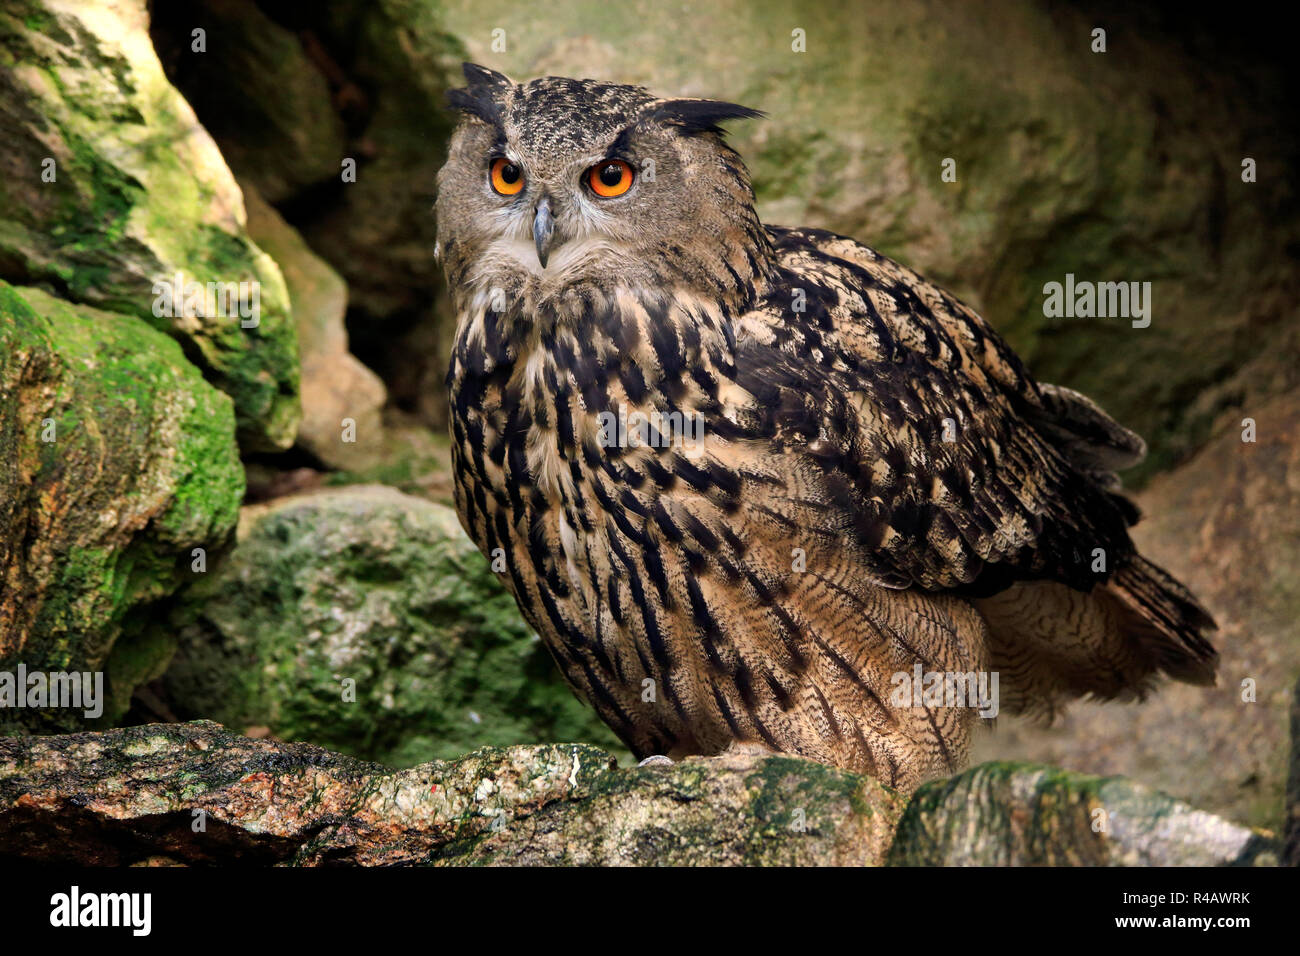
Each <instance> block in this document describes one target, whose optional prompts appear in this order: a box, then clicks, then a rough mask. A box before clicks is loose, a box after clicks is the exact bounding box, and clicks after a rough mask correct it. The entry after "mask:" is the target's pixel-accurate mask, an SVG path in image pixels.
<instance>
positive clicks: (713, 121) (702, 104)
mask: <svg viewBox="0 0 1300 956" xmlns="http://www.w3.org/2000/svg"><path fill="white" fill-rule="evenodd" d="M766 115H767V114H766V113H763V112H762V111H760V110H752V109H750V108H749V107H748V106H741V105H740V104H739V103H724V102H722V101H721V100H664V101H663V102H661V103H658V104H656V105H655V108H654V110H653V111H652V113H651V114H650V118H651V119H652V120H656V121H658V122H662V123H671V124H672V125H674V126H679V127H681V129H682V131H683V132H685V133H687V134H692V133H721V132H723V129H722V127H720V126H719V125H718V124H719V123H721V122H724V121H725V120H729V119H762V118H764V117H765V116H766Z"/></svg>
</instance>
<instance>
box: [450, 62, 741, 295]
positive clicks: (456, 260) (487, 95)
mask: <svg viewBox="0 0 1300 956" xmlns="http://www.w3.org/2000/svg"><path fill="white" fill-rule="evenodd" d="M464 71H465V78H466V80H467V81H468V83H469V85H468V86H467V87H466V88H464V89H457V90H452V91H451V92H450V93H449V94H448V101H449V103H450V105H451V106H452V107H453V108H454V109H456V110H458V111H459V112H460V113H461V114H462V121H461V123H460V125H459V126H458V127H457V129H456V132H455V134H454V135H453V137H452V140H451V146H450V149H449V151H448V158H447V162H446V164H445V165H444V166H443V168H442V170H441V172H439V174H438V203H437V215H438V247H439V252H440V255H441V257H442V259H443V263H444V265H445V267H446V270H447V274H448V278H449V280H450V283H451V285H452V287H453V293H454V294H460V295H464V294H469V293H472V292H474V291H481V290H483V289H485V288H487V287H489V286H493V285H502V286H505V287H507V288H510V287H515V288H518V287H519V286H520V285H521V284H524V285H528V284H531V286H532V288H533V291H534V292H538V293H539V294H542V295H545V294H549V293H555V292H559V291H560V290H562V289H563V288H565V287H571V286H573V285H575V284H578V283H583V282H594V283H597V284H599V285H600V286H601V287H608V286H609V284H610V281H611V279H615V280H622V281H625V282H627V283H628V284H635V283H637V282H645V283H653V282H654V281H656V279H658V280H662V279H663V277H664V276H665V275H666V274H671V275H672V277H673V280H674V281H675V282H678V283H683V284H687V285H690V284H692V283H694V284H697V285H698V286H699V287H701V288H702V289H703V288H709V289H710V290H712V289H713V288H714V287H715V286H716V284H717V283H718V282H719V281H721V282H724V283H730V282H732V281H733V280H735V281H742V279H740V278H737V273H736V269H735V265H736V264H740V265H741V267H742V268H741V270H740V271H741V273H742V276H744V274H745V273H748V274H749V275H748V276H745V278H750V279H752V276H753V270H751V269H749V268H748V266H746V265H745V264H746V262H747V261H754V260H755V258H756V257H757V258H758V259H761V258H762V257H763V253H764V250H765V249H766V248H767V244H766V239H765V237H764V236H763V233H762V227H761V225H760V224H759V222H758V217H757V215H756V214H755V212H754V194H753V190H752V189H751V188H750V184H749V175H748V173H747V172H746V170H745V167H744V164H743V163H742V162H741V160H740V158H739V157H738V156H737V155H736V153H735V152H734V151H732V150H731V149H730V148H729V147H727V145H726V144H725V143H724V142H723V140H722V135H721V134H722V130H721V129H720V128H719V127H718V124H719V123H720V122H722V121H724V120H728V119H737V118H748V117H756V116H761V115H762V114H760V113H758V112H757V111H756V110H751V109H748V108H746V107H743V106H738V105H736V104H734V103H722V102H716V101H712V100H698V99H661V98H657V97H655V96H653V95H651V94H650V93H648V92H647V91H646V90H644V89H641V88H640V87H635V86H624V85H619V84H614V83H603V82H598V81H595V80H571V79H564V78H562V77H545V78H543V79H538V80H532V81H531V82H528V83H521V84H516V83H514V82H512V81H511V80H509V79H507V78H506V77H505V76H503V75H501V74H500V73H496V72H494V71H492V70H489V69H486V68H484V67H481V66H476V65H474V64H469V63H467V64H465V67H464ZM756 246H758V247H761V248H755V247H756ZM729 270H730V271H729Z"/></svg>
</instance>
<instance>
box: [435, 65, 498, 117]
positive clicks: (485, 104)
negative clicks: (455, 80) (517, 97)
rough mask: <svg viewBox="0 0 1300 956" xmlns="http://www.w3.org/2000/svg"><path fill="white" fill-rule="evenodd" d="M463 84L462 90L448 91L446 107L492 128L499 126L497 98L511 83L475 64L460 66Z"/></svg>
mask: <svg viewBox="0 0 1300 956" xmlns="http://www.w3.org/2000/svg"><path fill="white" fill-rule="evenodd" d="M461 72H463V73H464V74H465V82H467V83H468V84H469V86H467V87H465V88H464V89H458V90H448V91H447V105H448V106H449V107H451V108H452V109H454V110H459V111H460V112H462V113H468V114H469V115H471V116H477V117H478V118H479V119H481V120H483V122H485V123H491V124H492V125H493V126H500V125H501V104H500V103H499V102H498V101H497V97H498V96H499V95H500V94H501V93H503V92H505V91H506V90H508V89H509V88H510V87H511V85H512V84H511V82H510V80H509V78H508V77H506V76H505V75H504V74H501V73H498V72H496V70H489V69H488V68H487V67H486V66H479V65H478V64H477V63H463V64H461Z"/></svg>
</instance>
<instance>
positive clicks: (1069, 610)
mask: <svg viewBox="0 0 1300 956" xmlns="http://www.w3.org/2000/svg"><path fill="white" fill-rule="evenodd" d="M975 605H976V607H977V608H978V609H979V611H980V613H981V615H983V617H984V619H985V621H986V622H987V624H988V627H989V641H990V644H989V652H990V663H991V667H992V669H993V670H994V671H997V672H999V673H1000V675H1001V696H1002V705H1003V707H1004V708H1005V709H1006V710H1007V711H1008V712H1009V713H1013V714H1015V713H1019V714H1026V715H1028V716H1030V717H1036V718H1040V719H1045V720H1048V721H1050V720H1051V719H1052V717H1053V716H1054V715H1055V714H1056V713H1057V712H1058V711H1059V710H1060V707H1061V705H1062V704H1064V703H1065V702H1066V701H1068V700H1070V699H1073V698H1077V697H1089V698H1092V699H1095V700H1135V699H1136V700H1140V699H1142V698H1143V697H1145V696H1146V695H1147V693H1149V692H1150V691H1151V690H1152V689H1153V686H1154V682H1155V679H1156V677H1157V676H1158V675H1159V674H1161V673H1163V674H1166V675H1168V676H1169V677H1172V678H1174V679H1176V680H1180V681H1185V682H1187V683H1191V684H1201V685H1213V684H1214V671H1215V666H1216V664H1217V663H1218V655H1217V654H1216V652H1215V650H1214V647H1213V646H1212V645H1211V644H1210V642H1209V641H1208V640H1207V639H1206V636H1205V635H1206V632H1209V631H1213V630H1214V620H1213V619H1212V618H1211V617H1210V615H1209V614H1208V613H1207V612H1206V611H1205V609H1204V608H1203V607H1201V606H1200V604H1198V603H1197V602H1196V599H1195V598H1194V597H1192V595H1191V593H1190V592H1189V591H1188V590H1187V588H1185V587H1183V585H1181V584H1179V583H1178V582H1177V581H1175V580H1174V579H1173V578H1172V577H1170V576H1169V575H1168V574H1166V573H1165V572H1164V571H1162V570H1161V569H1160V568H1158V567H1156V566H1155V565H1154V564H1152V563H1151V562H1150V561H1147V560H1146V559H1145V558H1142V557H1140V556H1138V555H1134V556H1133V557H1132V558H1130V559H1129V560H1128V561H1127V562H1126V563H1125V564H1124V565H1123V566H1121V567H1120V568H1119V569H1118V570H1117V571H1115V572H1114V573H1113V574H1112V575H1111V576H1110V579H1109V580H1108V581H1107V582H1106V583H1105V584H1101V585H1098V586H1096V587H1094V588H1093V589H1092V590H1091V591H1089V592H1082V591H1078V590H1075V589H1074V588H1071V587H1068V586H1067V585H1064V584H1061V583H1059V582H1056V581H1021V582H1017V583H1016V584H1013V585H1012V586H1011V587H1009V588H1007V589H1006V590H1005V591H1001V592H999V593H997V594H994V595H992V596H990V597H986V598H979V599H977V600H976V601H975Z"/></svg>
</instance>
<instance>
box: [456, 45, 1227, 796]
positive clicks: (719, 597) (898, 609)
mask: <svg viewBox="0 0 1300 956" xmlns="http://www.w3.org/2000/svg"><path fill="white" fill-rule="evenodd" d="M464 72H465V77H466V80H467V83H468V85H467V87H465V88H463V89H456V90H452V91H451V92H450V93H449V94H448V100H449V104H450V106H451V107H452V108H453V109H454V110H456V111H458V112H459V113H460V114H461V121H460V123H459V125H458V127H457V129H456V131H455V133H454V135H453V137H452V140H451V143H450V146H449V153H448V158H447V162H446V164H445V166H444V167H443V168H442V170H441V172H440V173H439V176H438V199H437V207H436V212H437V234H438V245H437V250H436V254H437V255H438V257H439V259H440V261H441V263H442V266H443V268H444V270H445V274H446V279H447V284H448V288H449V289H450V294H451V298H452V302H453V305H454V309H455V312H456V315H457V328H456V335H455V343H454V347H453V349H452V355H451V362H450V368H449V371H448V376H447V386H448V389H449V397H450V421H451V425H450V428H451V449H452V455H453V464H454V470H455V497H456V505H457V509H458V512H459V515H460V520H461V523H462V524H463V525H464V527H465V530H466V531H467V532H468V534H469V535H470V536H471V537H472V538H473V540H474V541H475V542H476V544H477V545H478V547H479V549H480V550H481V551H482V552H483V554H484V555H485V556H486V557H487V558H488V559H489V560H491V561H492V562H493V567H494V568H495V569H496V570H497V571H498V572H499V573H500V575H501V577H502V579H503V581H504V583H505V584H506V586H507V587H508V588H509V589H510V591H511V592H512V593H513V595H514V597H515V599H516V601H517V602H518V605H519V608H520V610H521V611H522V613H523V615H524V616H525V618H527V620H528V621H529V622H530V624H531V625H532V626H533V628H534V629H535V630H536V631H537V633H538V634H539V635H540V636H541V637H542V639H543V640H544V641H545V643H546V646H547V647H548V648H549V650H550V652H551V654H552V656H553V657H554V659H555V662H556V664H557V665H558V666H559V668H560V670H561V671H562V672H563V674H564V676H565V678H566V679H567V681H568V683H569V684H570V685H571V686H572V688H573V689H574V690H575V691H576V693H577V694H578V695H580V696H581V697H582V698H584V699H585V700H586V701H588V702H589V703H590V704H591V706H592V707H594V708H595V709H596V711H597V712H598V713H599V714H600V716H601V717H602V718H603V720H604V721H605V722H606V723H608V724H609V726H610V727H611V728H613V730H614V731H615V732H616V733H617V734H618V736H619V737H620V738H621V739H622V740H623V741H624V742H625V743H626V744H627V746H628V747H629V748H631V750H632V751H633V752H634V753H635V754H636V755H637V756H638V757H642V758H647V757H650V756H651V755H662V756H666V757H668V758H669V759H676V758H680V757H683V756H686V755H692V754H705V755H707V754H716V753H719V752H721V751H724V750H727V749H731V748H745V749H762V750H769V751H776V752H780V753H787V754H798V755H802V756H805V757H809V758H812V759H814V760H818V761H822V762H824V763H827V764H832V765H836V766H839V767H843V768H847V769H851V770H854V771H858V772H863V773H866V774H870V775H872V776H874V777H875V778H877V779H878V780H880V781H881V782H883V783H885V784H887V785H890V786H893V787H896V788H899V789H901V790H904V791H908V790H911V789H914V788H915V787H916V786H917V785H918V784H919V783H920V782H922V781H924V780H925V779H927V778H930V777H934V776H938V775H943V774H948V773H952V772H954V771H955V770H957V769H959V768H961V767H962V765H963V763H964V762H965V761H966V759H967V756H968V751H969V747H970V742H971V736H972V733H973V730H974V728H975V727H976V725H977V724H978V723H980V722H981V721H987V720H990V719H992V718H993V717H994V716H996V714H997V713H998V712H1008V713H1029V714H1034V715H1041V716H1045V717H1050V716H1051V715H1052V714H1053V713H1054V712H1056V711H1057V709H1058V708H1059V707H1060V706H1061V705H1062V703H1064V702H1065V701H1067V700H1069V699H1071V698H1076V697H1080V696H1091V697H1095V698H1102V699H1130V698H1136V697H1141V696H1143V695H1144V694H1145V692H1146V691H1147V690H1148V689H1150V687H1151V686H1152V684H1153V682H1154V681H1155V680H1156V679H1157V678H1158V677H1159V675H1161V674H1164V675H1168V676H1169V677H1172V678H1176V679H1178V680H1182V681H1187V682H1190V683H1193V684H1203V685H1209V684H1213V682H1214V674H1215V667H1216V663H1217V656H1216V652H1215V650H1214V648H1213V646H1212V645H1211V644H1210V643H1209V641H1208V639H1207V637H1206V634H1207V632H1209V631H1211V630H1212V629H1213V628H1214V622H1213V620H1212V619H1211V617H1210V616H1209V614H1207V613H1206V611H1205V610H1203V609H1202V608H1201V606H1200V605H1199V604H1198V603H1197V601H1196V599H1195V598H1194V597H1193V596H1192V595H1191V594H1190V593H1189V592H1188V590H1187V589H1186V588H1185V587H1183V586H1182V585H1181V584H1179V583H1178V582H1177V581H1175V580H1174V579H1173V578H1172V577H1171V576H1170V575H1168V574H1166V573H1165V572H1164V571H1162V570H1161V569H1160V568H1158V567H1156V566H1155V565H1154V564H1152V563H1151V562H1150V561H1147V560H1146V559H1145V558H1143V557H1142V556H1141V555H1139V554H1138V553H1137V551H1136V550H1135V548H1134V545H1133V543H1132V541H1131V540H1130V538H1129V533H1128V528H1129V526H1131V525H1132V524H1133V523H1134V522H1136V521H1137V519H1138V512H1137V510H1136V508H1135V507H1134V506H1133V505H1132V504H1131V503H1130V502H1129V501H1128V500H1127V499H1126V498H1125V497H1123V496H1122V495H1121V494H1120V493H1119V479H1118V478H1117V476H1116V473H1115V472H1116V470H1117V469H1122V468H1124V467H1126V466H1129V465H1132V464H1134V463H1136V462H1137V461H1139V460H1140V459H1141V458H1142V456H1143V455H1144V454H1145V446H1144V444H1143V442H1142V440H1141V439H1140V438H1139V437H1138V436H1137V435H1135V434H1133V433H1132V432H1130V431H1128V430H1126V429H1124V428H1122V427H1121V426H1119V425H1118V424H1116V423H1115V422H1114V421H1112V420H1111V419H1110V418H1109V417H1108V416H1107V415H1106V414H1105V412H1103V411H1102V409H1101V408H1100V407H1098V406H1097V405H1096V404H1095V403H1093V402H1092V401H1091V400H1090V399H1088V398H1087V397H1085V396H1084V395H1081V394H1079V393H1078V392H1075V391H1071V390H1070V389H1068V388H1062V387H1059V386H1053V385H1047V384H1043V383H1039V382H1036V381H1035V380H1034V379H1033V378H1032V377H1031V376H1030V375H1029V373H1028V372H1027V371H1026V369H1025V367H1024V365H1023V364H1022V363H1021V362H1020V361H1019V359H1018V358H1017V357H1016V355H1015V354H1013V352H1012V351H1011V349H1010V348H1009V347H1008V346H1007V345H1006V343H1005V342H1003V340H1002V339H1001V338H1000V337H999V336H998V335H997V333H996V332H994V330H993V329H992V328H991V327H990V326H989V325H988V323H986V322H985V321H984V320H983V319H982V318H981V317H980V316H979V315H977V314H976V313H975V312H974V311H972V310H971V309H969V308H967V307H966V306H965V305H963V304H962V303H961V302H959V301H957V300H956V299H955V298H954V297H953V296H951V295H949V294H948V293H947V292H945V291H943V290H942V289H939V288H937V287H936V286H934V285H932V284H930V283H929V282H927V281H925V280H924V279H922V278H921V277H920V276H919V275H917V274H916V273H915V272H913V271H911V270H910V269H907V268H905V267H904V266H901V265H899V264H898V263H896V262H893V261H891V260H890V259H889V258H887V257H885V256H883V255H881V254H879V253H877V252H874V251H873V250H871V249H869V248H867V247H866V246H864V245H861V244H860V243H858V242H856V241H854V240H852V239H848V238H845V237H843V236H839V235H834V234H832V233H829V232H825V231H822V230H819V229H808V228H803V229H798V228H783V227H777V226H767V225H764V224H763V223H762V222H761V221H760V220H759V217H758V215H757V213H756V212H755V208H754V193H753V191H752V188H751V185H750V180H749V175H748V173H747V171H746V168H745V165H744V163H743V162H742V161H741V159H740V157H739V156H738V155H737V154H736V153H735V152H734V151H733V150H732V149H731V148H729V147H728V146H727V144H726V143H725V142H724V138H723V131H722V129H721V127H720V126H719V124H720V123H722V122H724V121H727V120H737V119H744V118H750V117H758V116H761V115H762V114H760V113H758V112H757V111H755V110H752V109H747V108H745V107H743V106H738V105H735V104H732V103H724V102H715V101H710V100H702V99H665V98H660V97H656V96H654V95H652V94H651V93H649V92H647V91H646V90H644V89H641V88H639V87H634V86H626V85H619V84H613V83H606V82H597V81H593V80H573V79H564V78H558V77H546V78H543V79H537V80H532V81H530V82H527V83H522V84H516V83H514V82H512V81H511V80H509V79H507V78H506V77H505V76H503V75H501V74H499V73H496V72H494V71H492V70H489V69H486V68H484V67H481V66H476V65H473V64H466V65H465V67H464Z"/></svg>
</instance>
